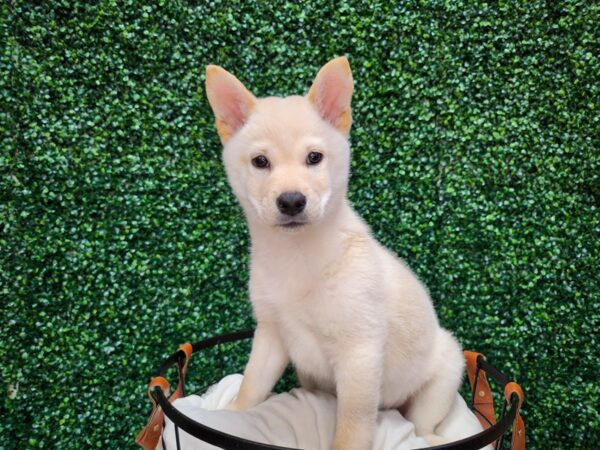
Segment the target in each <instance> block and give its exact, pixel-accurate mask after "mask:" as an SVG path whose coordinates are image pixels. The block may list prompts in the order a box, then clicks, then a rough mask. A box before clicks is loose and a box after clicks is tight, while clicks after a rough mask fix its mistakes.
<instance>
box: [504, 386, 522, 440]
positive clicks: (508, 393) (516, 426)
mask: <svg viewBox="0 0 600 450" xmlns="http://www.w3.org/2000/svg"><path fill="white" fill-rule="evenodd" d="M513 394H517V396H518V397H519V406H518V409H517V415H516V416H515V421H514V423H513V432H512V440H511V446H510V448H511V450H525V422H523V418H522V417H521V406H523V401H524V399H525V396H524V395H523V390H522V389H521V386H519V385H518V384H517V383H514V382H510V383H508V384H507V385H506V386H505V387H504V398H506V401H507V402H509V403H510V398H511V397H512V395H513Z"/></svg>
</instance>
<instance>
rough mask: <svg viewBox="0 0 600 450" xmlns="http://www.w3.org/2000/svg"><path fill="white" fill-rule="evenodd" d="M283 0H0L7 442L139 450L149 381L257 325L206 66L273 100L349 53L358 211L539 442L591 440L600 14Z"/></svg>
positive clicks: (599, 302) (0, 344) (199, 367)
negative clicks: (519, 406) (177, 361)
mask: <svg viewBox="0 0 600 450" xmlns="http://www.w3.org/2000/svg"><path fill="white" fill-rule="evenodd" d="M299 3H300V2H287V3H286V2H271V3H265V2H259V1H231V2H227V1H219V0H215V1H211V2H204V1H197V2H186V1H182V0H172V1H171V0H168V1H167V0H160V1H158V0H157V1H148V2H146V1H133V0H123V1H116V0H106V1H94V2H84V1H79V2H77V1H69V0H62V1H45V2H21V1H18V0H12V1H9V2H2V5H1V6H0V13H1V20H0V42H1V48H0V70H1V72H0V73H1V76H0V132H1V135H0V139H1V142H0V152H1V154H0V170H1V172H0V175H1V178H0V186H1V190H0V198H1V202H0V258H1V259H0V260H1V264H2V267H1V274H0V294H1V298H2V300H1V304H0V308H1V314H2V316H1V317H2V324H1V326H0V377H1V385H2V386H3V388H4V391H3V394H2V399H1V400H0V417H1V420H0V448H2V449H16V448H18V449H22V448H53V449H78V448H82V449H83V448H95V447H103V448H119V449H121V448H122V449H125V448H131V449H133V448H135V447H134V443H133V440H134V436H135V434H136V432H137V431H138V428H139V427H140V426H141V425H142V424H143V423H144V421H145V420H146V417H147V414H148V413H149V406H148V402H147V398H146V394H145V383H146V380H147V377H148V375H149V372H150V370H151V369H152V368H154V367H155V366H156V365H157V364H158V363H159V362H160V361H161V360H162V359H163V358H164V357H165V356H166V355H168V354H170V353H171V352H172V351H174V350H175V348H176V346H177V345H178V344H179V343H181V342H184V341H186V340H192V341H193V340H198V339H201V338H203V337H207V336H210V335H214V334H216V333H220V332H224V331H228V330H238V329H242V328H247V327H249V326H251V325H252V319H251V310H250V307H249V304H248V303H247V301H246V282H247V278H248V234H247V230H246V225H245V223H244V221H243V220H242V217H241V212H240V210H239V208H238V207H237V205H236V202H235V200H234V198H233V196H232V194H231V192H230V190H229V188H228V186H227V184H226V180H225V176H224V172H223V168H222V167H221V163H220V150H221V148H220V144H219V141H218V138H217V135H216V132H215V130H214V127H213V118H212V116H211V113H210V110H209V106H208V104H207V101H206V99H205V96H204V92H203V81H204V80H203V78H204V67H205V65H206V64H208V63H213V64H220V65H222V66H224V67H225V68H227V69H229V70H231V71H232V72H234V73H235V74H237V75H238V76H239V78H240V79H242V80H243V81H244V82H245V83H247V85H248V86H249V87H250V88H251V89H252V90H253V91H254V92H255V93H256V94H257V95H259V96H264V95H272V94H275V95H284V94H289V93H303V92H306V90H307V89H308V87H309V85H310V83H311V81H312V79H313V77H314V75H315V74H316V72H317V70H318V69H319V67H320V66H321V65H322V64H324V63H325V62H326V61H327V60H329V59H330V58H331V57H334V56H338V55H342V54H345V55H347V56H348V57H349V59H350V62H351V65H352V67H353V71H354V77H355V81H356V94H355V97H354V118H355V124H354V127H353V131H352V144H353V151H354V159H353V165H352V170H353V173H352V180H351V190H350V197H351V200H352V202H353V204H354V205H355V207H356V208H357V210H358V211H359V212H360V213H361V214H362V215H363V216H364V217H365V218H366V219H367V221H368V222H369V223H370V224H371V225H372V227H373V232H374V234H375V235H376V236H377V237H378V238H379V239H380V240H381V241H382V242H383V243H385V244H386V245H387V246H389V247H390V248H392V249H394V250H395V251H396V252H397V253H398V254H400V255H402V256H403V257H404V258H405V259H406V260H407V261H408V262H409V264H410V265H411V266H412V267H413V268H414V269H415V270H416V272H417V273H418V274H419V276H420V277H421V278H422V279H423V280H424V281H425V282H426V283H427V284H428V285H429V287H430V289H431V293H432V296H433V298H434V300H435V303H436V307H437V309H438V311H439V314H440V316H441V320H442V322H443V324H444V325H445V326H447V327H448V328H450V329H451V330H453V331H454V332H455V334H456V335H457V336H458V338H459V339H460V341H461V342H462V344H463V345H464V347H465V348H471V349H476V350H478V351H481V352H483V353H485V354H486V355H487V356H488V359H489V360H490V361H491V362H492V363H493V364H494V365H496V366H497V367H498V368H500V369H501V370H503V371H505V372H506V373H508V374H511V376H512V377H513V378H514V379H516V380H517V381H518V382H520V383H521V385H522V386H523V388H524V390H525V393H526V397H527V399H526V404H525V407H524V411H523V415H524V418H525V420H526V423H527V426H528V438H527V439H528V446H529V448H530V449H548V448H564V449H584V448H585V449H592V448H598V447H597V445H598V441H599V440H600V418H599V412H598V405H600V395H599V394H600V385H599V383H598V373H599V371H600V367H599V363H598V356H599V351H598V347H599V346H600V339H599V336H600V334H598V327H599V325H600V323H599V322H600V321H599V316H600V275H599V261H600V214H599V212H600V211H599V202H600V142H599V136H600V133H599V132H600V123H599V122H600V119H599V112H600V111H599V99H600V88H599V86H600V84H599V82H598V80H599V76H600V62H599V57H598V55H599V41H600V35H599V34H600V33H599V27H598V23H600V7H599V5H598V3H597V2H591V1H584V0H582V1H530V2H521V1H502V2H495V1H481V0H479V1H473V2H472V1H434V0H432V1H420V2H412V1H411V2H409V1H404V2H399V4H398V5H397V6H391V4H392V3H394V2H386V1H373V2H362V1H354V2H306V4H303V5H300V4H299ZM242 353H244V352H243V351H242ZM234 356H235V354H234ZM234 356H232V357H231V358H230V359H229V360H228V361H227V364H228V368H229V369H230V370H239V367H238V366H239V365H242V366H243V356H240V357H239V358H238V357H234ZM213 365H214V364H211V362H210V361H209V359H208V358H205V359H201V360H199V361H198V362H197V363H196V364H195V365H194V366H193V370H192V378H193V379H194V380H202V379H203V376H204V377H208V376H209V375H208V373H209V372H210V371H211V370H212V369H213ZM194 382H195V381H194ZM199 382H200V381H198V383H199Z"/></svg>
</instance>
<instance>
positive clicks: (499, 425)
mask: <svg viewBox="0 0 600 450" xmlns="http://www.w3.org/2000/svg"><path fill="white" fill-rule="evenodd" d="M253 335H254V330H248V331H240V332H235V333H228V334H223V335H220V336H215V337H211V338H208V339H205V340H202V341H198V342H196V343H194V344H192V353H195V352H197V351H200V350H204V349H207V348H210V347H214V346H216V345H220V344H225V343H229V342H236V341H240V340H243V339H249V338H251V337H252V336H253ZM182 357H185V354H184V353H183V351H182V350H178V351H176V352H175V353H173V354H172V355H171V356H169V357H168V358H167V359H166V360H165V361H164V362H163V364H162V365H161V366H160V367H158V368H157V369H155V370H154V371H153V372H152V377H155V376H162V375H163V374H164V373H165V372H166V371H167V370H168V369H169V368H170V367H171V366H173V365H174V364H175V363H177V361H178V360H179V359H180V358H182ZM477 366H478V368H479V369H481V370H483V371H485V372H486V373H487V374H488V375H490V376H491V377H492V378H493V379H494V380H495V381H496V382H497V383H499V384H500V385H501V386H502V387H504V386H506V384H508V383H509V382H510V379H509V377H508V376H506V375H505V374H504V373H502V372H500V371H499V370H498V369H496V368H495V367H494V366H492V365H491V364H490V363H488V362H487V361H486V360H485V359H483V358H482V357H481V356H479V357H478V358H477ZM151 394H152V397H153V398H154V399H155V400H156V402H157V403H158V404H159V405H160V407H161V408H162V410H163V411H164V413H165V415H166V416H167V417H168V418H169V419H170V420H171V421H172V422H173V424H174V425H175V426H176V427H179V428H181V429H182V430H183V431H185V432H186V433H188V434H190V435H192V436H194V437H195V438H197V439H200V440H201V441H204V442H206V443H209V444H212V445H215V446H217V447H219V448H224V449H231V450H300V449H293V448H289V447H279V446H275V445H270V444H263V443H260V442H255V441H250V440H248V439H244V438H240V437H237V436H234V435H231V434H228V433H225V432H223V431H219V430H216V429H214V428H210V427H208V426H206V425H203V424H202V423H200V422H196V421H195V420H193V419H190V418H189V417H188V416H186V415H185V414H182V413H181V412H179V411H178V410H177V409H176V408H175V407H174V406H173V405H171V403H169V401H168V399H167V397H166V396H165V394H164V392H163V390H162V389H161V388H160V387H158V386H156V387H154V389H153V390H152V391H151ZM518 409H519V397H518V395H516V394H515V393H513V394H512V395H511V397H510V408H508V410H507V411H506V412H505V414H504V416H503V417H502V418H501V419H500V420H499V421H498V422H496V424H494V425H491V426H490V427H489V428H487V429H485V430H483V431H482V432H480V433H477V434H475V435H473V436H470V437H468V438H465V439H461V440H459V441H455V442H451V443H449V444H444V445H437V446H434V447H427V448H426V449H420V450H479V449H481V448H482V447H485V446H486V445H489V444H492V443H493V442H494V441H496V440H497V439H498V438H499V437H500V436H502V435H503V434H504V433H505V432H506V431H507V430H508V428H509V427H510V425H511V424H512V423H513V421H514V419H515V417H516V414H517V411H518Z"/></svg>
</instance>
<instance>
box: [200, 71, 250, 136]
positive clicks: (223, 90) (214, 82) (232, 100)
mask: <svg viewBox="0 0 600 450" xmlns="http://www.w3.org/2000/svg"><path fill="white" fill-rule="evenodd" d="M206 96H207V97H208V103H210V106H211V108H212V110H213V113H214V114H215V123H216V126H217V133H219V137H220V138H221V142H222V143H223V145H225V143H226V142H227V141H228V140H229V138H231V136H233V135H234V134H235V133H236V131H238V130H239V129H240V128H241V127H242V125H244V124H245V123H246V121H247V120H248V116H249V115H250V112H251V111H252V108H254V105H255V104H256V97H254V95H252V93H251V92H250V91H249V90H248V89H246V88H245V87H244V85H243V84H242V83H241V82H240V80H238V79H237V78H236V77H234V76H233V75H232V74H230V73H229V72H227V71H226V70H225V69H223V68H221V67H219V66H213V65H209V66H206Z"/></svg>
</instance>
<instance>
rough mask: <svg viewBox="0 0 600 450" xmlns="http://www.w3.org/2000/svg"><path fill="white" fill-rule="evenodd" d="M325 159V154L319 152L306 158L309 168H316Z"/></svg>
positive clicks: (311, 153)
mask: <svg viewBox="0 0 600 450" xmlns="http://www.w3.org/2000/svg"><path fill="white" fill-rule="evenodd" d="M322 159H323V153H319V152H310V153H309V154H308V156H307V157H306V164H308V165H309V166H314V165H315V164H319V163H320V162H321V160H322Z"/></svg>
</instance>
